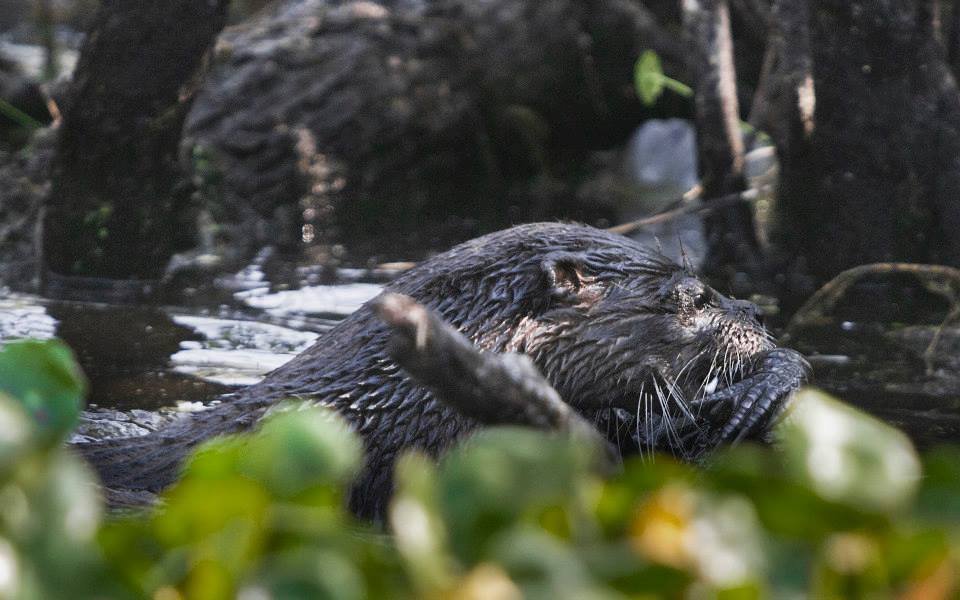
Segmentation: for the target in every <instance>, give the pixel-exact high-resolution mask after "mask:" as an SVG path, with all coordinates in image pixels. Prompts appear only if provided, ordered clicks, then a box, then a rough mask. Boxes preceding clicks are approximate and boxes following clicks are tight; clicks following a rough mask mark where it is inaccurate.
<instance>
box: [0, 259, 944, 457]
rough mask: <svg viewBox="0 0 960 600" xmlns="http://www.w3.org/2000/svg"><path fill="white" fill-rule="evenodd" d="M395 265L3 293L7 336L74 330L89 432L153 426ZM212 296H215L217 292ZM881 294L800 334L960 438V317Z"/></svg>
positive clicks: (2, 326)
mask: <svg viewBox="0 0 960 600" xmlns="http://www.w3.org/2000/svg"><path fill="white" fill-rule="evenodd" d="M395 274H396V271H394V272H390V273H384V272H382V271H380V272H372V271H366V270H346V269H344V270H341V271H340V272H338V273H336V278H337V280H338V282H337V283H333V284H317V281H319V280H320V279H323V278H321V277H319V276H318V274H317V273H316V272H315V271H311V270H309V269H307V270H301V271H299V272H298V277H296V278H295V279H296V280H297V281H296V282H295V283H294V284H292V285H291V284H290V282H289V281H288V282H287V283H284V284H277V283H271V279H274V278H273V277H271V276H268V275H267V274H265V273H264V272H263V271H262V269H260V267H259V266H257V265H256V264H254V265H252V266H251V267H248V268H246V269H244V270H242V271H240V272H239V273H237V274H235V275H233V276H230V277H221V278H218V279H216V280H214V281H213V283H212V284H211V287H212V288H214V289H212V290H206V291H205V292H204V293H203V294H199V295H198V297H200V298H204V299H207V301H208V303H207V304H203V303H195V304H193V305H189V306H187V305H172V306H162V305H161V306H131V305H111V304H105V303H92V302H58V301H52V300H49V299H44V298H40V297H36V296H28V295H16V294H6V295H3V294H0V342H2V341H5V340H9V339H14V338H23V337H34V338H41V339H44V338H50V337H53V336H58V337H60V338H62V339H63V340H65V341H66V342H67V343H68V344H69V345H70V346H71V348H73V350H74V352H75V353H76V355H77V359H78V361H79V362H80V365H81V367H82V368H83V369H84V372H85V373H86V374H87V377H88V379H89V383H90V393H89V409H88V411H87V412H86V413H85V415H84V419H83V422H82V423H81V426H80V428H79V430H78V434H77V436H76V437H75V439H89V438H96V437H109V436H117V435H139V434H143V433H146V432H148V431H152V430H155V429H157V428H159V427H162V426H163V425H164V424H166V423H167V422H169V420H171V419H173V418H176V416H177V415H178V414H179V413H181V412H183V411H191V410H201V409H203V407H204V406H205V405H208V404H209V403H210V402H211V401H215V399H216V398H217V396H218V395H220V394H222V393H224V392H228V391H230V390H233V389H236V388H237V387H239V386H245V385H250V384H252V383H255V382H256V381H258V380H259V379H260V378H262V377H263V376H264V375H265V374H266V373H268V372H269V371H271V370H273V369H275V368H277V367H279V366H280V365H282V364H283V363H284V362H286V361H287V360H289V359H291V358H293V357H294V356H296V355H297V354H298V353H300V352H301V351H303V350H304V349H305V348H307V347H308V346H310V345H311V344H312V343H313V342H314V340H315V339H316V338H317V336H319V335H320V334H321V333H322V332H323V331H326V330H327V329H329V328H330V327H332V326H333V325H334V324H335V323H336V322H338V321H339V320H340V319H342V318H344V317H345V316H346V315H348V314H350V313H351V312H352V311H354V310H356V308H358V307H359V306H360V305H362V304H363V303H364V302H366V301H367V300H369V299H370V298H372V297H374V296H375V295H377V294H378V293H379V292H380V290H381V289H382V285H383V282H384V280H386V279H389V278H390V277H391V276H395ZM210 299H214V301H213V302H210V301H209V300H210ZM874 301H875V300H871V299H858V300H857V303H855V308H856V309H857V310H855V311H854V312H852V313H851V312H850V311H847V313H845V314H838V315H837V318H836V320H835V322H833V323H829V324H824V325H820V326H817V327H808V328H806V329H803V330H799V331H793V332H792V334H791V336H790V338H789V340H788V344H789V345H790V346H792V347H795V348H797V349H798V350H800V351H801V352H803V353H804V354H805V355H807V356H808V357H809V358H810V361H811V363H812V364H813V366H814V381H813V383H814V384H815V385H817V386H819V387H822V388H823V389H825V390H827V391H829V392H831V393H833V394H835V395H837V396H839V397H840V398H842V399H844V400H846V401H848V402H850V403H852V404H855V405H857V406H859V407H861V408H864V409H865V410H867V411H869V412H872V413H873V414H875V415H877V416H879V417H880V418H882V419H884V420H885V421H888V422H890V423H893V424H895V425H897V426H899V427H901V428H902V429H903V430H904V431H906V432H907V433H908V434H909V435H910V436H911V437H912V438H913V439H914V440H915V441H916V442H917V443H918V445H920V446H924V447H927V446H931V445H935V444H937V443H941V442H958V441H960V328H957V327H949V326H948V327H945V328H943V330H942V331H941V334H940V338H939V342H938V344H937V348H936V351H935V352H934V353H933V354H932V355H929V356H928V355H927V354H925V353H926V351H927V348H928V346H929V344H930V341H931V340H932V338H933V336H934V334H935V332H936V330H937V328H938V325H939V322H940V321H939V319H940V313H933V314H932V316H931V315H926V316H925V317H924V319H925V320H926V321H927V322H926V323H919V324H913V325H908V324H905V323H902V322H899V321H902V316H897V315H886V316H885V318H889V320H891V321H892V322H897V324H896V325H885V324H881V323H876V322H872V321H870V315H874V316H876V310H875V309H874V308H871V307H870V303H871V302H874Z"/></svg>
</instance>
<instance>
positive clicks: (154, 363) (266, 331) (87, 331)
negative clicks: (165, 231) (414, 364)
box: [0, 269, 382, 435]
mask: <svg viewBox="0 0 960 600" xmlns="http://www.w3.org/2000/svg"><path fill="white" fill-rule="evenodd" d="M351 275H352V276H354V277H358V276H359V275H358V274H357V273H351ZM211 287H217V288H218V289H220V290H221V292H224V293H220V294H219V296H212V295H210V297H217V298H218V301H219V303H218V305H216V306H213V307H202V306H201V307H192V308H190V309H183V308H176V307H162V306H138V305H112V304H106V303H94V302H63V301H52V300H48V299H45V298H40V297H37V296H29V295H6V296H5V297H3V298H0V343H2V342H3V341H6V340H11V339H17V338H25V337H34V338H41V339H43V338H50V337H53V336H57V337H60V338H62V339H63V340H64V341H65V342H67V344H69V345H70V347H71V348H72V349H73V351H74V352H75V353H76V356H77V360H78V361H79V362H80V365H81V367H82V368H83V370H84V373H86V375H87V378H88V379H89V383H90V392H89V397H88V403H89V404H90V406H91V407H93V408H94V409H95V410H96V411H98V412H96V413H88V414H87V422H88V423H86V424H89V422H90V421H102V424H100V425H98V426H97V427H96V428H95V430H97V431H101V430H103V429H104V428H106V430H109V431H108V433H109V432H111V431H113V430H116V431H115V433H116V434H118V435H120V434H122V435H136V434H140V433H145V432H146V431H148V430H152V429H153V428H155V427H156V426H158V425H159V424H161V422H162V421H164V420H165V419H166V418H167V417H166V416H164V414H161V413H157V412H155V411H157V410H158V409H160V408H162V407H177V406H179V407H180V409H181V410H182V409H191V408H196V406H197V403H204V402H210V401H211V400H213V399H215V398H216V397H217V396H218V395H220V394H222V393H224V392H227V391H229V390H230V389H233V388H235V387H236V386H243V385H249V384H252V383H255V382H256V381H258V380H259V379H260V378H262V377H263V375H265V374H266V373H267V372H269V371H271V370H273V369H275V368H277V367H278V366H280V365H282V364H283V363H284V362H286V361H288V360H290V359H291V358H292V357H294V356H296V355H297V354H298V353H300V352H301V351H302V350H304V349H305V348H307V347H308V346H309V345H310V344H311V343H313V341H314V340H315V339H316V338H317V336H318V335H319V333H320V332H322V331H324V330H326V329H328V328H329V327H331V326H332V325H333V324H334V323H336V322H337V321H338V320H340V319H342V318H343V317H344V316H346V315H348V314H349V313H350V312H352V311H353V310H356V308H358V307H359V306H360V305H362V304H363V303H364V302H366V301H367V300H368V299H370V298H372V297H373V296H375V295H377V294H378V293H379V292H380V290H381V289H382V286H381V285H379V284H373V283H358V282H351V283H345V284H337V285H311V286H306V287H303V288H301V289H286V290H279V291H272V290H271V286H270V284H269V283H268V282H267V280H266V278H265V276H263V273H262V272H261V271H259V269H253V270H251V269H244V270H243V271H241V272H240V273H238V274H237V276H236V277H235V278H233V279H232V280H230V281H225V280H223V279H221V280H217V281H216V283H215V284H214V286H211ZM114 409H119V410H123V411H127V412H126V413H125V414H124V415H120V414H118V413H116V411H115V410H114ZM134 409H139V410H140V412H141V413H145V414H137V411H136V410H134ZM143 409H146V410H143ZM131 411H133V412H132V413H131ZM148 411H149V412H148ZM131 415H132V417H131ZM157 419H160V420H159V421H158V420H157ZM111 428H112V429H111Z"/></svg>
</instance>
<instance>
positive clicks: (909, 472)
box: [778, 388, 920, 513]
mask: <svg viewBox="0 0 960 600" xmlns="http://www.w3.org/2000/svg"><path fill="white" fill-rule="evenodd" d="M778 436H779V437H780V438H781V439H782V443H783V448H784V451H785V454H784V456H785V460H786V467H787V469H788V470H789V471H791V472H792V473H794V474H795V475H798V476H799V477H800V478H801V479H802V480H803V481H806V482H808V483H809V485H810V487H811V489H813V490H814V491H816V492H817V493H818V494H819V495H820V496H821V497H823V498H825V499H828V500H832V501H836V502H843V503H845V504H847V505H849V506H851V507H854V508H856V509H858V510H861V511H873V512H878V513H887V512H890V511H894V510H896V509H899V508H902V507H904V506H906V505H907V504H908V503H909V501H910V500H911V499H912V497H913V494H914V492H915V490H916V487H917V484H918V483H919V481H920V461H919V459H918V457H917V454H916V451H915V450H914V448H913V445H912V444H911V443H910V440H909V439H908V438H907V437H906V436H905V435H904V434H903V433H902V432H900V431H899V430H897V429H895V428H893V427H891V426H889V425H887V424H885V423H883V422H881V421H879V420H877V419H875V418H873V417H871V416H869V415H867V414H866V413H863V412H861V411H859V410H857V409H855V408H853V407H851V406H849V405H847V404H844V403H842V402H840V401H838V400H836V399H834V398H831V397H830V396H828V395H826V394H824V393H823V392H820V391H817V390H814V389H812V388H806V389H804V390H801V391H800V392H798V393H797V396H796V398H795V400H794V405H793V409H792V411H791V413H790V415H789V417H788V419H786V420H785V422H784V423H783V424H782V425H781V426H780V428H779V431H778Z"/></svg>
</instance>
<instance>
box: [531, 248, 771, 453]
mask: <svg viewBox="0 0 960 600" xmlns="http://www.w3.org/2000/svg"><path fill="white" fill-rule="evenodd" d="M624 246H626V244H624ZM624 246H621V247H620V248H617V249H616V250H617V252H614V253H611V251H610V249H608V248H606V249H605V248H600V249H596V250H591V249H586V250H583V251H576V252H554V253H550V254H548V255H547V256H545V257H544V258H543V260H542V261H541V263H540V270H541V276H542V287H541V288H540V289H541V291H542V292H543V293H544V294H545V300H544V302H543V303H542V305H541V307H540V308H541V310H539V311H537V312H536V316H532V317H529V319H528V320H527V322H526V323H523V324H522V326H520V327H518V328H517V334H518V335H517V338H516V340H515V344H513V346H514V347H513V349H515V350H517V351H520V352H524V353H526V354H528V355H530V356H531V357H532V358H533V360H534V361H535V362H536V363H537V365H538V366H539V368H540V369H541V370H542V372H543V373H544V375H545V376H546V378H547V379H548V380H549V381H550V382H551V384H552V385H553V386H554V387H555V388H556V389H557V391H558V392H559V393H560V395H561V397H563V398H564V399H565V400H566V401H567V402H569V403H571V404H572V405H574V406H576V407H577V408H578V409H580V410H581V411H582V412H584V413H585V414H587V415H592V416H593V417H594V418H596V419H597V420H598V425H599V424H600V423H599V421H600V420H601V419H606V420H608V425H609V424H610V414H615V415H616V417H615V418H614V421H615V422H616V427H617V428H623V427H624V426H627V427H628V429H629V428H631V427H632V429H633V430H632V431H629V432H628V433H629V434H630V435H631V436H632V438H633V439H634V440H635V441H636V443H637V445H638V449H639V450H640V451H643V450H644V449H645V447H646V448H648V449H653V448H658V447H667V448H669V449H670V450H671V451H673V452H675V453H680V454H683V453H684V446H685V445H686V444H685V443H684V441H683V440H684V439H685V437H686V438H688V439H689V438H690V433H691V432H693V433H694V434H695V433H696V431H697V430H698V429H700V428H701V427H702V426H704V425H705V423H704V421H703V419H701V418H700V415H699V414H698V412H699V411H698V408H697V406H698V401H699V400H702V399H703V398H704V397H705V396H706V395H708V394H712V393H714V392H716V391H717V390H719V389H722V388H724V387H726V386H729V385H732V384H733V383H735V382H736V381H738V380H739V379H741V378H742V377H744V376H745V375H746V374H747V373H746V371H747V370H748V368H749V365H750V364H751V358H752V357H754V356H756V355H757V354H758V353H760V352H764V351H767V350H770V349H772V348H773V347H774V343H773V341H772V339H771V337H770V335H769V334H768V333H767V331H766V330H765V329H764V327H763V326H762V325H761V324H760V322H759V320H758V310H757V308H756V307H755V306H754V305H753V304H751V303H749V302H745V301H742V300H734V299H731V298H727V297H726V296H724V295H722V294H720V293H718V292H717V291H715V290H713V289H712V288H710V287H709V286H707V285H706V284H704V283H703V282H702V281H700V280H699V279H698V278H697V277H696V276H695V275H693V274H692V273H691V272H690V271H689V270H687V269H685V268H683V267H681V266H679V265H677V264H675V263H674V262H672V261H670V260H669V259H667V258H666V257H664V256H662V255H659V254H655V253H651V252H647V251H645V250H642V249H640V248H638V247H636V246H626V247H624ZM625 251H626V252H625ZM694 437H695V435H694Z"/></svg>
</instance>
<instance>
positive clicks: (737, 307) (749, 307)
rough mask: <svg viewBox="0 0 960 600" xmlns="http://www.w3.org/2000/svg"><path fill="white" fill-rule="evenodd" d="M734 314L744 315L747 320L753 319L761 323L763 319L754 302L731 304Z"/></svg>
mask: <svg viewBox="0 0 960 600" xmlns="http://www.w3.org/2000/svg"><path fill="white" fill-rule="evenodd" d="M731 304H732V305H733V306H732V308H733V310H734V312H736V313H738V314H740V315H742V316H743V317H744V318H745V319H753V320H754V321H757V322H760V321H762V319H763V313H761V312H760V309H759V308H758V307H757V305H756V304H754V303H753V302H748V301H747V300H733V301H732V302H731Z"/></svg>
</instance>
